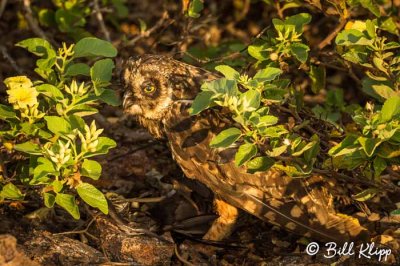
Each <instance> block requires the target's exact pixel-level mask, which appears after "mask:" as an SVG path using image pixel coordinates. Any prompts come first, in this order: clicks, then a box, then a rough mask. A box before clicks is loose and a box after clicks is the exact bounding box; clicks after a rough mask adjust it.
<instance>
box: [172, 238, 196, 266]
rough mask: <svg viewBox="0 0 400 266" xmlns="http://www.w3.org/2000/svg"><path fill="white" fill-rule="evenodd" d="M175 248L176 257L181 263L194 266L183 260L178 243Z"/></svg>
mask: <svg viewBox="0 0 400 266" xmlns="http://www.w3.org/2000/svg"><path fill="white" fill-rule="evenodd" d="M174 246H175V248H174V251H175V255H176V257H177V258H178V260H179V261H180V262H182V263H183V264H184V265H188V266H194V264H193V263H191V262H189V261H187V260H186V259H185V258H183V257H182V256H181V254H180V253H179V248H178V245H177V244H176V243H175V245H174Z"/></svg>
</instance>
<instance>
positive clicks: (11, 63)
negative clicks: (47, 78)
mask: <svg viewBox="0 0 400 266" xmlns="http://www.w3.org/2000/svg"><path fill="white" fill-rule="evenodd" d="M0 51H1V53H2V54H3V57H4V59H6V60H7V61H8V62H9V63H10V65H11V66H12V68H14V70H15V71H17V72H18V74H22V73H23V71H22V70H21V68H19V67H18V65H17V63H16V62H15V60H14V59H13V58H12V57H11V56H10V54H9V53H8V52H7V48H6V47H5V46H3V45H0Z"/></svg>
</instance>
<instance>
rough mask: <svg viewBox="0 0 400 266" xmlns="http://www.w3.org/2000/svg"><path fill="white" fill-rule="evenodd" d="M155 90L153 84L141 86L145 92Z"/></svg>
mask: <svg viewBox="0 0 400 266" xmlns="http://www.w3.org/2000/svg"><path fill="white" fill-rule="evenodd" d="M155 90H156V87H155V86H153V85H147V86H146V87H144V88H143V91H144V92H145V93H153V92H154V91H155Z"/></svg>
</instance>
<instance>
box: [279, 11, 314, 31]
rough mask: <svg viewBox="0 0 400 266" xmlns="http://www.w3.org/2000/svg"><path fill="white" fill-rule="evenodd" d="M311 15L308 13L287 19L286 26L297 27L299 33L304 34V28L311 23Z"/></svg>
mask: <svg viewBox="0 0 400 266" xmlns="http://www.w3.org/2000/svg"><path fill="white" fill-rule="evenodd" d="M311 18H312V17H311V15H310V14H308V13H300V14H296V15H294V16H290V17H287V18H286V19H285V24H286V25H295V29H296V32H297V33H301V32H303V26H304V25H306V24H308V23H310V21H311Z"/></svg>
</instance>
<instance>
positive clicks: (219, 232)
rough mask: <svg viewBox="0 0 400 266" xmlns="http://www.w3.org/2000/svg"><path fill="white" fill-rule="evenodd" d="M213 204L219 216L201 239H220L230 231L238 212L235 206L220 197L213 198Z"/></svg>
mask: <svg viewBox="0 0 400 266" xmlns="http://www.w3.org/2000/svg"><path fill="white" fill-rule="evenodd" d="M214 205H215V210H216V212H217V213H218V214H219V217H218V218H217V219H216V220H215V221H214V222H213V224H212V225H211V227H210V229H209V230H208V232H207V233H206V234H205V235H204V236H203V239H205V240H213V241H220V240H222V239H224V238H225V237H228V236H229V235H230V234H231V233H232V231H233V228H234V225H235V223H236V220H237V218H238V214H239V212H238V209H237V208H236V207H233V206H232V205H229V204H228V203H226V202H225V201H223V200H220V199H215V200H214Z"/></svg>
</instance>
